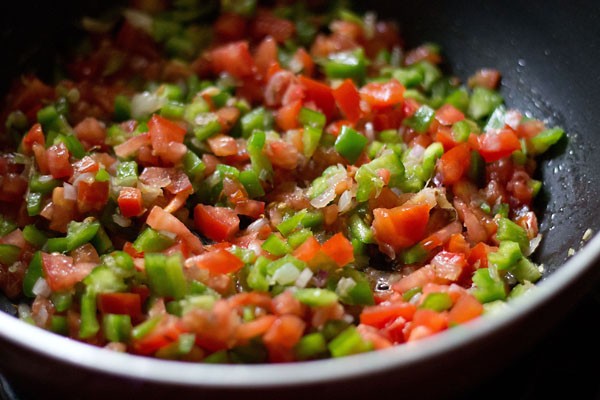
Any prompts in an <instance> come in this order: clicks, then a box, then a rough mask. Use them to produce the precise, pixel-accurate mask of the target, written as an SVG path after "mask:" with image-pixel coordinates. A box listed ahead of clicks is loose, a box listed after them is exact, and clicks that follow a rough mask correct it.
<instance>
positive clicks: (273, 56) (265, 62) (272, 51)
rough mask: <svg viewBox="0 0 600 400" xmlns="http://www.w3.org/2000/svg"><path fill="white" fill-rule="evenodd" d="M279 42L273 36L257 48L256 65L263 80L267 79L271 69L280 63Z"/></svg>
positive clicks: (265, 39) (255, 53) (264, 40)
mask: <svg viewBox="0 0 600 400" xmlns="http://www.w3.org/2000/svg"><path fill="white" fill-rule="evenodd" d="M277 53H278V50H277V42H276V41H275V39H273V38H272V37H271V36H267V37H266V38H264V39H263V41H262V42H260V44H259V45H258V47H257V48H256V51H255V52H254V63H255V64H256V70H257V72H258V73H259V74H260V76H261V77H262V79H263V80H265V78H266V77H267V73H268V72H269V68H271V66H272V65H275V64H277V63H278V61H277Z"/></svg>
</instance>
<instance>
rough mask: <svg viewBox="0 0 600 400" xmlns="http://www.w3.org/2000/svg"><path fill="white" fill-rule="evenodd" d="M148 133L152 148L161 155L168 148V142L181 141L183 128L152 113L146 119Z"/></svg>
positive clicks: (183, 135) (183, 132)
mask: <svg viewBox="0 0 600 400" xmlns="http://www.w3.org/2000/svg"><path fill="white" fill-rule="evenodd" d="M148 134H149V135H150V142H151V144H152V148H153V149H154V151H155V152H156V154H157V155H162V154H164V153H166V152H167V151H168V150H169V144H170V143H172V142H175V143H183V138H184V137H185V129H184V128H182V127H181V126H179V125H178V124H176V123H175V122H173V121H169V120H168V119H166V118H163V117H161V116H160V115H156V114H154V115H153V116H152V118H150V121H148Z"/></svg>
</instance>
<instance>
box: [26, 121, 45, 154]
mask: <svg viewBox="0 0 600 400" xmlns="http://www.w3.org/2000/svg"><path fill="white" fill-rule="evenodd" d="M21 143H22V147H23V152H24V153H25V154H32V152H33V145H34V144H36V143H37V144H41V145H42V146H43V145H45V143H46V139H45V138H44V132H43V131H42V125H41V124H39V123H38V124H35V125H33V126H32V127H31V129H29V131H28V132H27V133H26V134H25V136H23V140H22V141H21Z"/></svg>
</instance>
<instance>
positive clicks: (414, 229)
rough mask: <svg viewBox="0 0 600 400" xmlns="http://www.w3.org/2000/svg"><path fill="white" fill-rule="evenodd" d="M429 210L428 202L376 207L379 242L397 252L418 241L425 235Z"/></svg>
mask: <svg viewBox="0 0 600 400" xmlns="http://www.w3.org/2000/svg"><path fill="white" fill-rule="evenodd" d="M429 210H430V206H429V205H427V204H419V205H413V206H405V205H403V206H400V207H396V208H392V209H386V208H376V209H375V210H373V217H374V220H373V230H374V232H375V238H376V240H377V242H378V243H379V244H380V245H381V244H386V245H389V246H391V247H392V248H393V249H394V251H396V252H397V251H399V250H401V249H403V248H407V247H410V246H412V245H413V244H415V243H417V242H418V241H419V240H421V239H423V236H424V235H425V229H426V227H427V222H428V221H429Z"/></svg>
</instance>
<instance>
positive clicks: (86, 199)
mask: <svg viewBox="0 0 600 400" xmlns="http://www.w3.org/2000/svg"><path fill="white" fill-rule="evenodd" d="M108 191H109V185H108V182H98V181H94V180H93V181H91V182H90V181H88V180H82V181H80V182H79V186H78V187H77V209H78V210H79V212H82V213H84V212H88V211H102V209H103V208H104V206H106V203H107V202H108V195H109V193H108Z"/></svg>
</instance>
